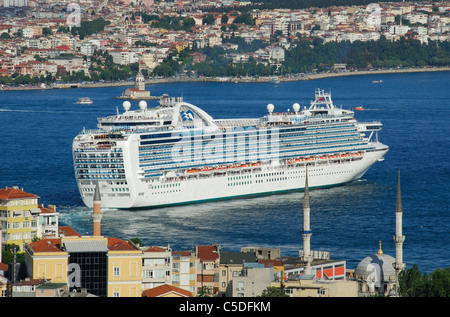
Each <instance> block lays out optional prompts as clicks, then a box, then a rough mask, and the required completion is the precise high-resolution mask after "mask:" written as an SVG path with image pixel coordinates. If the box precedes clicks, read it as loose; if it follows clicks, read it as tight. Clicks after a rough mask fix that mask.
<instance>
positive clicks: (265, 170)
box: [79, 147, 388, 209]
mask: <svg viewBox="0 0 450 317" xmlns="http://www.w3.org/2000/svg"><path fill="white" fill-rule="evenodd" d="M387 151H388V149H387V148H386V147H383V148H380V149H378V150H375V151H371V152H366V153H365V154H364V155H363V156H362V158H357V159H354V160H352V159H342V158H340V159H335V160H320V159H318V160H316V161H315V162H311V163H308V164H309V165H308V175H309V187H310V189H313V188H326V187H332V186H337V185H342V184H345V183H348V182H351V181H354V180H357V179H360V178H361V177H362V176H363V175H364V174H365V173H366V171H367V170H368V169H369V168H370V167H371V166H372V165H373V164H374V163H375V162H377V161H378V160H380V159H382V158H383V156H384V154H386V152H387ZM130 174H136V173H130ZM305 175H306V163H300V164H297V166H295V165H294V166H279V167H271V166H267V167H262V168H258V169H255V170H253V171H252V172H250V173H242V174H232V175H231V174H229V175H223V176H214V177H213V176H210V177H197V178H194V177H192V178H190V179H183V180H178V181H172V182H153V183H146V182H144V181H140V180H137V179H135V180H133V179H128V180H127V184H128V187H129V188H130V190H129V191H127V192H117V191H113V187H114V186H111V185H108V182H103V181H99V183H100V192H102V193H103V194H102V195H101V201H102V207H106V208H118V209H121V208H123V209H132V208H145V207H147V208H152V207H164V206H173V205H184V204H193V203H201V202H208V201H214V200H225V199H234V198H246V197H254V196H260V195H271V194H280V193H286V192H290V191H301V190H303V189H304V185H305ZM79 187H80V188H83V186H82V185H81V184H79ZM88 187H93V185H89V186H88ZM82 197H83V202H84V204H85V205H86V206H88V207H92V195H88V196H86V195H84V196H83V194H82Z"/></svg>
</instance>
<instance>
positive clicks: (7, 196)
mask: <svg viewBox="0 0 450 317" xmlns="http://www.w3.org/2000/svg"><path fill="white" fill-rule="evenodd" d="M39 198H40V197H39V196H37V195H34V194H31V193H27V192H25V191H24V190H23V189H19V188H18V187H17V186H13V187H5V188H2V189H0V228H1V229H2V239H1V241H2V243H3V244H15V245H17V246H19V249H20V250H21V251H22V250H23V247H24V245H25V244H26V243H30V242H31V241H32V240H33V239H34V238H42V237H56V236H57V234H58V216H59V214H58V213H57V212H56V207H55V206H54V205H49V206H47V207H44V205H42V204H41V205H39V204H38V200H39Z"/></svg>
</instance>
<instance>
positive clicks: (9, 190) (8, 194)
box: [0, 186, 40, 200]
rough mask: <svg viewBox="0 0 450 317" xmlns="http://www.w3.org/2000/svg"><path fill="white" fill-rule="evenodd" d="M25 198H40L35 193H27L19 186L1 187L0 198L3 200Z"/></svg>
mask: <svg viewBox="0 0 450 317" xmlns="http://www.w3.org/2000/svg"><path fill="white" fill-rule="evenodd" d="M23 198H40V197H39V196H36V195H34V194H30V193H27V192H25V191H23V188H22V189H19V187H17V186H13V187H5V188H2V189H0V199H2V200H12V199H23Z"/></svg>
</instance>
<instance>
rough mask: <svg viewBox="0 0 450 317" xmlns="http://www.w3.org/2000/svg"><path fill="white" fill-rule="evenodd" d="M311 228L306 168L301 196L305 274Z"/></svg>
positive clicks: (308, 269)
mask: <svg viewBox="0 0 450 317" xmlns="http://www.w3.org/2000/svg"><path fill="white" fill-rule="evenodd" d="M311 235H312V232H311V228H310V207H309V185H308V168H306V179H305V193H304V196H303V231H302V236H303V258H302V260H303V261H304V262H306V266H305V274H306V275H309V274H311V262H312V256H311V243H310V242H311Z"/></svg>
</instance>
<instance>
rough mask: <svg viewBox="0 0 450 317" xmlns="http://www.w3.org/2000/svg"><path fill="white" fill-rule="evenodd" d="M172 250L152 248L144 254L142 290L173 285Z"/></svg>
mask: <svg viewBox="0 0 450 317" xmlns="http://www.w3.org/2000/svg"><path fill="white" fill-rule="evenodd" d="M171 259H172V249H171V248H170V247H169V246H167V247H157V246H151V247H148V248H146V249H145V250H143V254H142V289H143V290H146V289H151V288H155V287H157V286H161V285H164V284H171V283H172V276H173V270H172V260H171Z"/></svg>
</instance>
